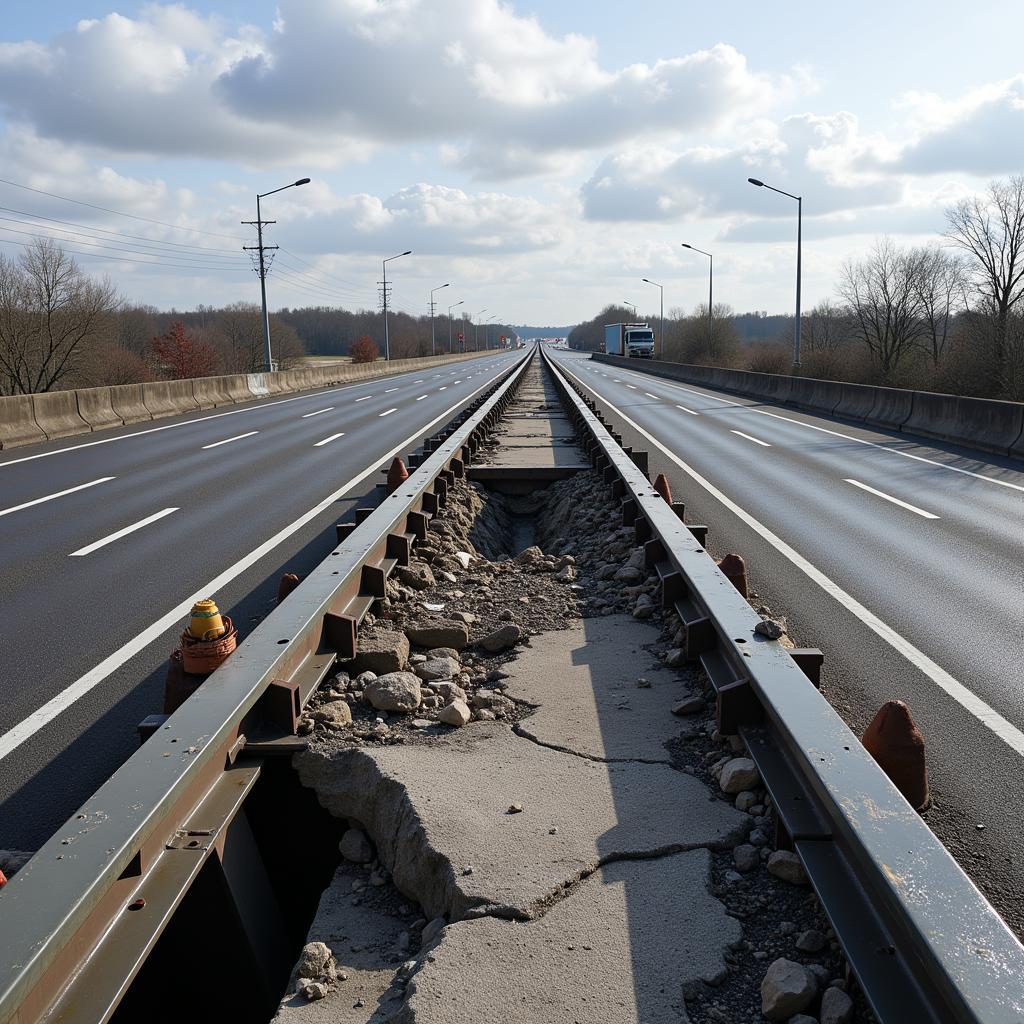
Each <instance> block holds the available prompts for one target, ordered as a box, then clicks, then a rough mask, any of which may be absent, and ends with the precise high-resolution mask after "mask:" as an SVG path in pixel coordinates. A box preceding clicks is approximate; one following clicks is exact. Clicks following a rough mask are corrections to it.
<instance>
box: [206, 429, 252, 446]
mask: <svg viewBox="0 0 1024 1024" xmlns="http://www.w3.org/2000/svg"><path fill="white" fill-rule="evenodd" d="M258 433H259V431H258V430H250V431H249V432H248V433H246V434H235V436H234V437H225V438H224V440H223V441H214V442H213V444H204V445H203V446H202V448H201V449H200V450H201V451H206V449H207V448H219V447H220V446H221V445H222V444H231V442H232V441H241V440H242V438H243V437H252V435H253V434H258Z"/></svg>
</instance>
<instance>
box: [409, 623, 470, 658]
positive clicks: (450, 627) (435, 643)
mask: <svg viewBox="0 0 1024 1024" xmlns="http://www.w3.org/2000/svg"><path fill="white" fill-rule="evenodd" d="M405 635H406V637H408V639H409V641H410V642H411V643H414V644H416V646H417V647H450V648H452V649H453V650H455V651H461V650H462V648H463V647H465V646H466V645H467V644H468V643H469V630H468V629H467V628H466V623H465V622H464V621H463V622H419V623H415V624H413V625H409V626H406V627H405Z"/></svg>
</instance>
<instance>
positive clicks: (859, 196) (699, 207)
mask: <svg viewBox="0 0 1024 1024" xmlns="http://www.w3.org/2000/svg"><path fill="white" fill-rule="evenodd" d="M739 134H740V135H741V136H742V137H743V138H744V141H743V142H742V143H741V144H740V145H738V146H734V147H731V148H724V147H723V148H718V147H711V146H698V147H690V148H688V149H685V150H683V151H681V152H675V151H673V150H669V149H666V148H663V147H658V148H655V147H646V148H637V147H633V148H631V149H630V150H628V151H625V152H621V153H616V154H615V155H612V156H609V157H607V158H605V160H603V161H602V163H601V164H600V165H599V167H598V168H597V170H596V171H595V172H594V174H593V175H592V176H591V178H590V179H589V180H588V181H587V182H585V183H584V185H583V187H582V190H581V194H582V198H583V205H584V211H585V215H586V216H587V217H588V218H590V219H592V220H610V221H620V220H637V221H678V220H682V219H683V218H694V217H718V216H724V215H736V214H742V215H747V216H760V217H768V218H772V217H788V216H789V215H790V213H791V211H790V210H789V209H788V207H787V206H786V205H785V201H784V200H783V199H778V200H776V197H774V196H766V195H765V193H763V192H760V191H759V190H757V189H755V188H754V187H753V186H751V185H750V184H748V182H747V178H748V177H755V178H761V179H763V180H766V181H768V182H769V184H773V185H775V186H776V187H778V188H781V189H784V190H785V191H787V192H792V193H793V194H794V195H800V194H803V195H805V196H807V197H808V207H809V208H808V209H807V210H805V213H808V212H809V213H811V215H815V214H817V215H820V214H824V213H835V212H837V211H842V210H853V209H857V208H860V207H864V206H880V205H886V204H890V203H893V202H896V201H897V200H899V198H900V196H901V194H902V191H903V189H902V185H901V184H900V183H899V182H898V181H896V180H895V179H894V178H893V177H892V176H891V175H888V174H882V173H879V172H877V171H876V172H871V173H866V172H865V171H863V170H861V169H859V168H858V167H857V160H858V158H859V156H860V154H861V153H863V152H864V151H865V150H866V149H868V148H869V146H870V145H872V142H871V140H867V139H865V138H864V137H863V136H862V135H861V133H860V130H859V127H858V124H857V119H856V118H855V117H854V116H853V115H852V114H849V113H846V112H840V113H838V114H833V115H831V116H826V117H822V116H818V115H814V114H799V115H796V116H793V117H788V118H786V119H785V120H783V121H782V122H781V123H780V124H779V125H777V126H776V125H773V124H771V123H770V122H763V121H762V122H758V123H756V124H753V125H750V126H748V127H747V129H746V130H745V131H742V132H740V133H739Z"/></svg>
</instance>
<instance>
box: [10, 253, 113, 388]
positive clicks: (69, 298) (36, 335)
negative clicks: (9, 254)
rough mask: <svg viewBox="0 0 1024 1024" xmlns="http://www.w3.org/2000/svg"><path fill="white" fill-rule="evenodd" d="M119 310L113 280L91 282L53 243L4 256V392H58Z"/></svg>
mask: <svg viewBox="0 0 1024 1024" xmlns="http://www.w3.org/2000/svg"><path fill="white" fill-rule="evenodd" d="M117 305H118V303H117V296H116V295H115V292H114V288H113V285H111V284H110V282H109V281H107V280H102V281H96V280H93V279H91V278H89V277H87V276H86V275H85V274H83V273H82V271H81V270H80V269H79V267H78V264H77V263H76V262H75V261H74V259H72V258H71V257H70V256H68V255H67V254H66V253H65V252H64V250H63V249H61V247H60V246H59V245H56V244H55V243H54V242H53V241H51V240H50V239H45V238H36V239H34V240H33V241H32V242H31V243H30V244H29V245H28V246H27V247H26V249H25V251H24V253H22V255H21V256H20V257H19V258H18V259H17V260H16V261H11V260H9V259H7V258H6V257H4V256H2V255H0V387H2V388H3V389H4V390H5V391H6V393H8V394H30V393H32V392H37V391H50V390H51V389H53V388H55V387H56V386H57V385H59V384H60V383H61V381H63V380H64V379H65V378H66V377H68V376H69V375H70V374H72V372H73V371H75V370H76V369H77V364H78V362H79V361H80V360H81V359H82V357H83V356H84V355H85V354H86V351H87V349H88V348H89V346H90V344H91V343H92V342H94V341H97V340H102V338H103V337H104V336H105V334H106V333H107V331H108V327H109V324H108V321H109V318H110V316H111V315H112V313H113V312H114V310H115V309H116V308H117Z"/></svg>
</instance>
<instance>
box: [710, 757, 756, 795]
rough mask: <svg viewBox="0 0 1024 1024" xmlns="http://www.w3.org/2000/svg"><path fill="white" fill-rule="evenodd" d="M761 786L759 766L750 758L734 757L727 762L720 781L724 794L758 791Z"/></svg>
mask: <svg viewBox="0 0 1024 1024" xmlns="http://www.w3.org/2000/svg"><path fill="white" fill-rule="evenodd" d="M760 784H761V776H760V774H759V773H758V770H757V765H755V764H754V762H753V761H751V760H750V758H749V757H734V758H733V759H732V760H731V761H727V762H726V764H725V767H723V768H722V777H721V779H719V785H720V786H721V787H722V792H723V793H740V792H742V791H743V790H745V789H756V788H757V787H758V786H759V785H760Z"/></svg>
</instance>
